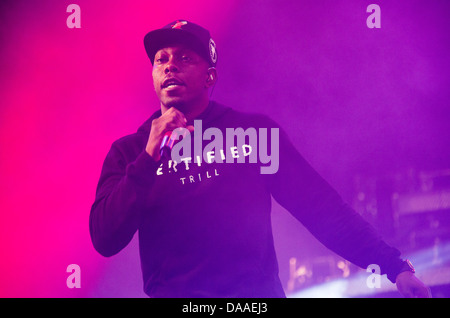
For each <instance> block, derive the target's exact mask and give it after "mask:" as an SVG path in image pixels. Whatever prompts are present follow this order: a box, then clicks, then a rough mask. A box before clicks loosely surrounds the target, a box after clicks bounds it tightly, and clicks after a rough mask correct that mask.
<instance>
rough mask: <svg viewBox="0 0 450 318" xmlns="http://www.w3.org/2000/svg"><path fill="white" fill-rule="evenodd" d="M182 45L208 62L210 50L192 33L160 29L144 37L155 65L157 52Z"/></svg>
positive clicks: (147, 49)
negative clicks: (175, 45)
mask: <svg viewBox="0 0 450 318" xmlns="http://www.w3.org/2000/svg"><path fill="white" fill-rule="evenodd" d="M174 44H182V45H185V46H187V47H189V48H190V49H192V50H194V51H196V52H197V53H198V54H199V55H200V56H201V57H203V58H204V59H205V60H206V61H207V62H208V53H207V52H208V49H207V48H205V47H203V44H202V42H201V41H200V40H199V39H198V38H197V37H196V36H195V35H193V34H192V33H190V32H188V31H185V30H180V29H159V30H154V31H151V32H149V33H147V34H146V35H145V37H144V46H145V51H146V52H147V55H148V57H149V58H150V61H151V63H152V64H153V62H154V59H155V55H156V52H158V51H159V50H160V49H162V48H164V47H168V46H171V45H174Z"/></svg>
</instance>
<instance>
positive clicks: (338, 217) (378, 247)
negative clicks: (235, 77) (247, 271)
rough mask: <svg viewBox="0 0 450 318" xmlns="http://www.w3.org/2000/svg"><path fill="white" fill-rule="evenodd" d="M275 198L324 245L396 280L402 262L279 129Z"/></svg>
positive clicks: (272, 180)
mask: <svg viewBox="0 0 450 318" xmlns="http://www.w3.org/2000/svg"><path fill="white" fill-rule="evenodd" d="M269 178H270V187H271V193H272V195H273V197H274V198H275V200H276V201H277V202H278V203H280V204H281V205H282V206H283V207H284V208H286V209H287V210H288V211H289V212H290V213H291V214H292V215H293V216H294V217H295V218H296V219H298V220H299V221H300V222H301V223H302V224H303V225H304V226H305V227H306V228H307V229H308V230H309V231H310V232H311V233H312V234H313V235H314V236H315V237H316V238H317V239H318V240H319V241H320V242H321V243H322V244H324V245H325V246H326V247H327V248H329V249H330V250H332V251H333V252H335V253H337V254H338V255H340V256H341V257H343V258H345V259H346V260H348V261H350V262H352V263H353V264H355V265H357V266H359V267H361V268H367V266H369V265H370V264H377V265H378V266H380V270H381V273H382V274H387V276H388V279H389V280H391V281H392V282H394V283H395V278H396V276H397V274H398V273H399V272H400V268H401V266H402V265H403V261H402V260H401V259H400V252H399V251H398V250H397V249H395V248H393V247H391V246H388V245H387V244H386V243H385V242H384V241H383V240H382V238H381V237H380V236H379V235H378V234H377V232H376V231H375V229H374V228H373V227H372V226H371V225H370V224H369V223H368V222H366V221H365V220H364V219H363V218H362V216H360V215H359V214H358V213H357V212H356V211H354V210H353V209H352V208H351V207H350V206H349V205H348V204H346V203H345V202H343V200H342V199H341V197H340V196H339V195H338V193H337V192H336V191H335V190H334V189H333V188H332V187H331V186H330V185H329V184H328V183H327V182H326V181H325V180H324V179H323V178H322V177H321V176H320V175H319V174H318V173H317V172H316V171H315V170H314V169H313V168H312V167H311V166H310V165H309V164H308V162H307V161H306V160H305V159H304V158H303V157H302V156H301V155H300V153H299V152H298V151H297V150H296V149H295V147H294V146H293V145H292V144H291V142H290V141H289V140H288V137H287V135H286V133H285V132H283V131H282V130H281V129H280V139H279V170H278V171H277V173H275V174H273V175H270V177H269Z"/></svg>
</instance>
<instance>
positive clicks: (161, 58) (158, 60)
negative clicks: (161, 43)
mask: <svg viewBox="0 0 450 318" xmlns="http://www.w3.org/2000/svg"><path fill="white" fill-rule="evenodd" d="M155 62H156V63H157V64H161V63H165V62H167V57H166V56H157V57H156V58H155Z"/></svg>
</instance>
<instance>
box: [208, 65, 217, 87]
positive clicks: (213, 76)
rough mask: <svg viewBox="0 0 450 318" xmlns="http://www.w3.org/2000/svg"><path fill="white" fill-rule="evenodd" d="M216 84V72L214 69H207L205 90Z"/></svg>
mask: <svg viewBox="0 0 450 318" xmlns="http://www.w3.org/2000/svg"><path fill="white" fill-rule="evenodd" d="M216 82H217V70H216V68H215V67H210V68H208V73H207V78H206V88H210V87H211V86H213V85H214V84H216Z"/></svg>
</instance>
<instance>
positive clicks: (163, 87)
mask: <svg viewBox="0 0 450 318" xmlns="http://www.w3.org/2000/svg"><path fill="white" fill-rule="evenodd" d="M208 67H209V66H208V63H207V62H206V61H205V60H204V59H203V58H202V57H201V56H200V55H198V54H197V53H196V52H194V51H193V50H191V49H189V48H187V47H185V46H182V45H174V46H170V47H166V48H163V49H161V50H159V51H158V52H157V53H156V55H155V60H154V62H153V71H152V77H153V85H154V86H155V92H156V95H157V96H158V98H159V100H160V101H161V104H162V106H165V107H166V108H170V107H172V106H175V107H177V108H179V109H180V110H181V111H185V110H186V109H185V108H186V107H195V105H196V103H198V102H199V101H200V100H202V99H204V98H205V96H206V97H207V94H208V86H207V78H208Z"/></svg>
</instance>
